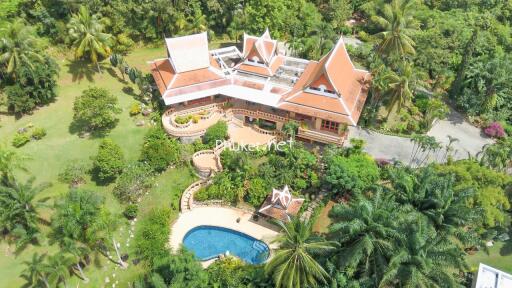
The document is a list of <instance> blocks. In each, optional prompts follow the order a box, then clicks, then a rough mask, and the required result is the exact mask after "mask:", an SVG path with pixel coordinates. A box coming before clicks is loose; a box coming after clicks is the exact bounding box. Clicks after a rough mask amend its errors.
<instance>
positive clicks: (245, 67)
mask: <svg viewBox="0 0 512 288" xmlns="http://www.w3.org/2000/svg"><path fill="white" fill-rule="evenodd" d="M238 69H239V70H242V71H246V72H250V73H256V74H260V75H264V76H272V71H269V69H268V68H267V67H262V66H255V65H249V64H245V63H242V64H240V65H239V66H238Z"/></svg>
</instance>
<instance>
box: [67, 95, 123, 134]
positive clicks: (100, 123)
mask: <svg viewBox="0 0 512 288" xmlns="http://www.w3.org/2000/svg"><path fill="white" fill-rule="evenodd" d="M73 111H74V115H73V121H74V124H75V125H76V126H77V127H78V128H80V129H81V130H86V131H93V132H108V131H109V130H110V129H112V128H114V127H115V125H116V124H117V122H118V119H117V117H116V115H117V114H119V113H120V112H121V110H120V108H119V107H118V104H117V97H115V96H114V95H112V94H111V93H110V92H109V91H108V90H107V89H104V88H98V87H92V88H88V89H86V90H84V91H83V92H82V95H81V96H79V97H77V98H76V100H75V104H74V106H73Z"/></svg>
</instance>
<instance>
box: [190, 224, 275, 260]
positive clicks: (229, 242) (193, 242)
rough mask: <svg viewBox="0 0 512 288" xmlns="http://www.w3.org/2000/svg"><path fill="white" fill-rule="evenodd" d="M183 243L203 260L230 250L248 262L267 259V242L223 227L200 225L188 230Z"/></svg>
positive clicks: (231, 253)
mask: <svg viewBox="0 0 512 288" xmlns="http://www.w3.org/2000/svg"><path fill="white" fill-rule="evenodd" d="M183 245H184V246H185V247H186V248H187V249H188V250H190V251H193V252H194V253H195V254H196V256H197V257H198V258H199V259H201V260H202V261H204V260H208V259H212V258H215V257H217V256H219V255H220V254H225V253H226V251H229V254H230V255H235V256H237V257H239V258H241V259H242V260H244V261H245V262H247V263H250V264H261V263H263V262H265V260H267V258H268V256H269V249H268V246H267V244H265V243H264V242H262V241H259V240H256V239H254V238H252V237H251V236H249V235H246V234H243V233H240V232H237V231H234V230H231V229H226V228H222V227H215V226H198V227H195V228H194V229H192V230H190V231H188V232H187V234H186V235H185V237H184V238H183Z"/></svg>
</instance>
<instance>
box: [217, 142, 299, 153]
mask: <svg viewBox="0 0 512 288" xmlns="http://www.w3.org/2000/svg"><path fill="white" fill-rule="evenodd" d="M293 143H294V141H293V140H292V139H289V140H286V141H277V140H275V139H274V140H271V141H269V142H267V143H262V144H260V143H244V142H243V141H240V142H231V141H223V140H217V141H216V143H215V146H216V147H219V146H220V145H224V148H225V149H229V150H231V151H236V152H238V151H247V152H253V151H260V150H277V151H284V149H285V148H286V147H287V146H288V147H289V148H292V146H293Z"/></svg>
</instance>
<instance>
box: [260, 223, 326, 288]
mask: <svg viewBox="0 0 512 288" xmlns="http://www.w3.org/2000/svg"><path fill="white" fill-rule="evenodd" d="M278 225H279V226H280V227H281V228H282V229H283V231H284V233H283V235H281V236H280V237H279V238H277V239H276V242H278V243H279V250H278V252H277V253H276V254H275V255H274V257H273V258H272V259H270V261H269V262H268V263H267V265H266V266H265V272H266V273H267V274H271V275H272V277H273V279H274V281H275V284H276V287H278V288H279V287H288V288H292V287H306V286H313V287H314V286H317V285H318V283H319V282H320V283H325V282H326V281H327V278H328V277H329V276H328V274H327V272H325V270H324V268H322V266H321V265H320V264H319V263H318V262H317V261H316V260H315V259H314V258H313V257H312V254H317V253H318V254H324V253H326V252H329V251H331V250H333V249H334V245H335V243H334V242H328V241H325V240H323V239H320V238H317V237H314V236H312V235H311V228H312V225H313V223H312V222H310V221H304V222H303V221H300V220H299V219H298V218H296V219H293V220H292V221H291V222H289V223H286V224H284V223H283V222H280V221H279V222H278Z"/></svg>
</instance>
